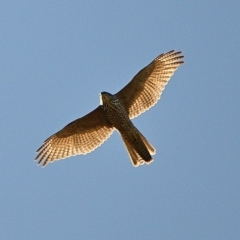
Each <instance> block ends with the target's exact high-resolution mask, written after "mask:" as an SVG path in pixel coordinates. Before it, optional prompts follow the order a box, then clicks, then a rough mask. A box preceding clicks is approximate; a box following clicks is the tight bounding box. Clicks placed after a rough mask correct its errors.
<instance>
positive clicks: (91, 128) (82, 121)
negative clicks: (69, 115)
mask: <svg viewBox="0 0 240 240" xmlns="http://www.w3.org/2000/svg"><path fill="white" fill-rule="evenodd" d="M113 130H114V128H113V127H112V126H111V125H110V123H109V122H108V121H107V119H106V116H105V114H104V111H103V110H102V108H101V106H99V107H97V108H96V109H95V110H93V111H92V112H90V113H89V114H87V115H85V116H84V117H82V118H79V119H77V120H75V121H73V122H71V123H69V124H68V125H67V126H65V127H64V128H63V129H62V130H60V131H59V132H57V133H55V134H53V135H52V136H51V137H49V138H48V139H46V140H45V142H44V143H43V145H42V146H41V147H40V148H39V149H38V150H37V152H38V156H37V157H36V159H35V160H38V164H43V166H46V165H47V164H48V163H50V162H53V161H55V160H60V159H63V158H67V157H71V156H75V155H78V154H87V153H89V152H91V151H93V150H94V149H95V148H97V147H99V146H100V145H101V144H102V143H103V142H104V141H106V140H107V138H109V136H110V135H111V134H112V132H113Z"/></svg>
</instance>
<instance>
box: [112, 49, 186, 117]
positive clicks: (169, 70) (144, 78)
mask: <svg viewBox="0 0 240 240" xmlns="http://www.w3.org/2000/svg"><path fill="white" fill-rule="evenodd" d="M181 53H182V52H176V51H174V50H172V51H170V52H167V53H163V54H161V55H159V56H158V57H157V58H155V59H154V60H153V61H152V62H151V63H150V64H149V65H148V66H146V67H145V68H143V69H142V70H141V71H140V72H139V73H137V75H136V76H135V77H134V78H133V79H132V81H131V82H129V83H128V84H127V85H126V86H125V87H124V88H123V89H121V90H120V91H119V92H118V93H117V94H116V95H117V97H118V99H120V101H121V102H122V104H123V105H124V106H125V108H126V110H127V111H128V115H129V117H130V118H134V117H137V116H138V115H140V114H141V113H143V112H145V111H146V110H148V109H149V108H150V107H152V106H153V105H155V104H156V103H157V101H158V100H159V99H160V97H161V94H162V91H163V90H164V88H165V86H166V84H167V83H168V81H169V80H170V78H171V76H172V75H173V74H174V72H175V71H176V70H177V68H178V67H179V66H180V65H182V64H183V63H184V62H183V61H181V60H182V58H183V56H181Z"/></svg>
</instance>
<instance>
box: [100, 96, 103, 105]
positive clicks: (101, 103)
mask: <svg viewBox="0 0 240 240" xmlns="http://www.w3.org/2000/svg"><path fill="white" fill-rule="evenodd" d="M99 98H100V105H103V100H102V94H101V93H99Z"/></svg>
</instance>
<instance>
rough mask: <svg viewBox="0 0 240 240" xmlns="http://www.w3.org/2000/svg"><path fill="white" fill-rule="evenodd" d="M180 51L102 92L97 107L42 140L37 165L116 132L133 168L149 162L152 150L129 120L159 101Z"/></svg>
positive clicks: (71, 153) (79, 151)
mask: <svg viewBox="0 0 240 240" xmlns="http://www.w3.org/2000/svg"><path fill="white" fill-rule="evenodd" d="M180 54H181V52H175V51H174V50H172V51H170V52H168V53H165V54H161V55H159V56H158V57H157V58H155V59H154V60H153V61H152V62H151V63H150V64H149V65H148V66H146V67H145V68H143V69H142V70H141V71H140V72H139V73H138V74H137V75H136V76H135V77H134V78H133V79H132V81H130V82H129V83H128V84H127V85H126V86H125V87H124V88H123V89H121V90H120V91H119V92H118V93H116V94H113V95H112V94H110V93H107V92H102V93H101V94H100V106H98V107H97V108H96V109H95V110H93V111H92V112H90V113H89V114H87V115H85V116H84V117H82V118H79V119H77V120H75V121H73V122H71V123H69V124H68V125H67V126H65V127H64V128H63V129H62V130H60V131H59V132H57V133H55V134H53V135H52V136H51V137H49V138H48V139H46V140H45V142H44V143H43V145H42V146H41V147H40V148H39V149H38V150H37V152H38V153H39V154H38V155H37V157H36V160H38V163H39V164H41V163H42V164H43V166H46V165H47V164H48V163H50V162H54V161H55V160H60V159H64V158H66V157H70V156H75V155H78V154H87V153H89V152H91V151H93V150H94V149H95V148H97V147H98V146H100V145H101V144H102V143H103V142H104V141H106V139H107V138H108V137H109V136H110V135H111V134H112V132H113V131H114V130H118V132H119V133H120V135H121V137H122V140H123V142H124V144H125V146H126V148H127V151H128V153H129V156H130V159H131V161H132V163H133V165H134V166H139V165H141V164H143V163H151V162H152V161H153V159H152V155H154V154H155V152H156V150H155V148H154V147H153V146H152V145H151V144H150V143H149V142H148V141H147V139H146V138H145V137H144V136H143V135H142V134H141V133H140V131H139V130H138V129H137V128H136V127H135V126H134V125H133V123H132V121H131V119H132V118H134V117H136V116H138V115H140V114H141V113H143V112H145V111H146V110H148V109H149V108H150V107H152V106H153V105H154V104H156V102H157V101H158V100H159V98H160V96H161V94H162V91H163V90H164V88H165V85H166V84H167V83H168V81H169V79H170V77H171V76H172V75H173V73H174V71H175V70H176V69H177V68H178V66H180V65H182V64H183V61H181V59H182V58H183V56H180Z"/></svg>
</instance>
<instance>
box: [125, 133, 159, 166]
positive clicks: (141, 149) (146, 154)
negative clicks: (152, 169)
mask: <svg viewBox="0 0 240 240" xmlns="http://www.w3.org/2000/svg"><path fill="white" fill-rule="evenodd" d="M136 130H137V129H136ZM137 132H138V136H139V138H138V141H137V142H136V141H134V142H133V141H131V139H129V137H128V136H125V135H122V134H121V137H122V140H123V142H124V144H125V146H126V149H127V151H128V154H129V157H130V159H131V161H132V164H133V165H134V166H135V167H138V166H139V165H142V164H144V163H146V164H150V163H151V162H152V161H153V158H152V156H151V155H153V154H155V152H156V150H155V148H154V147H153V146H152V145H151V144H150V143H149V142H148V141H147V139H146V138H145V137H144V136H143V135H142V134H141V133H140V132H139V130H137Z"/></svg>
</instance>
